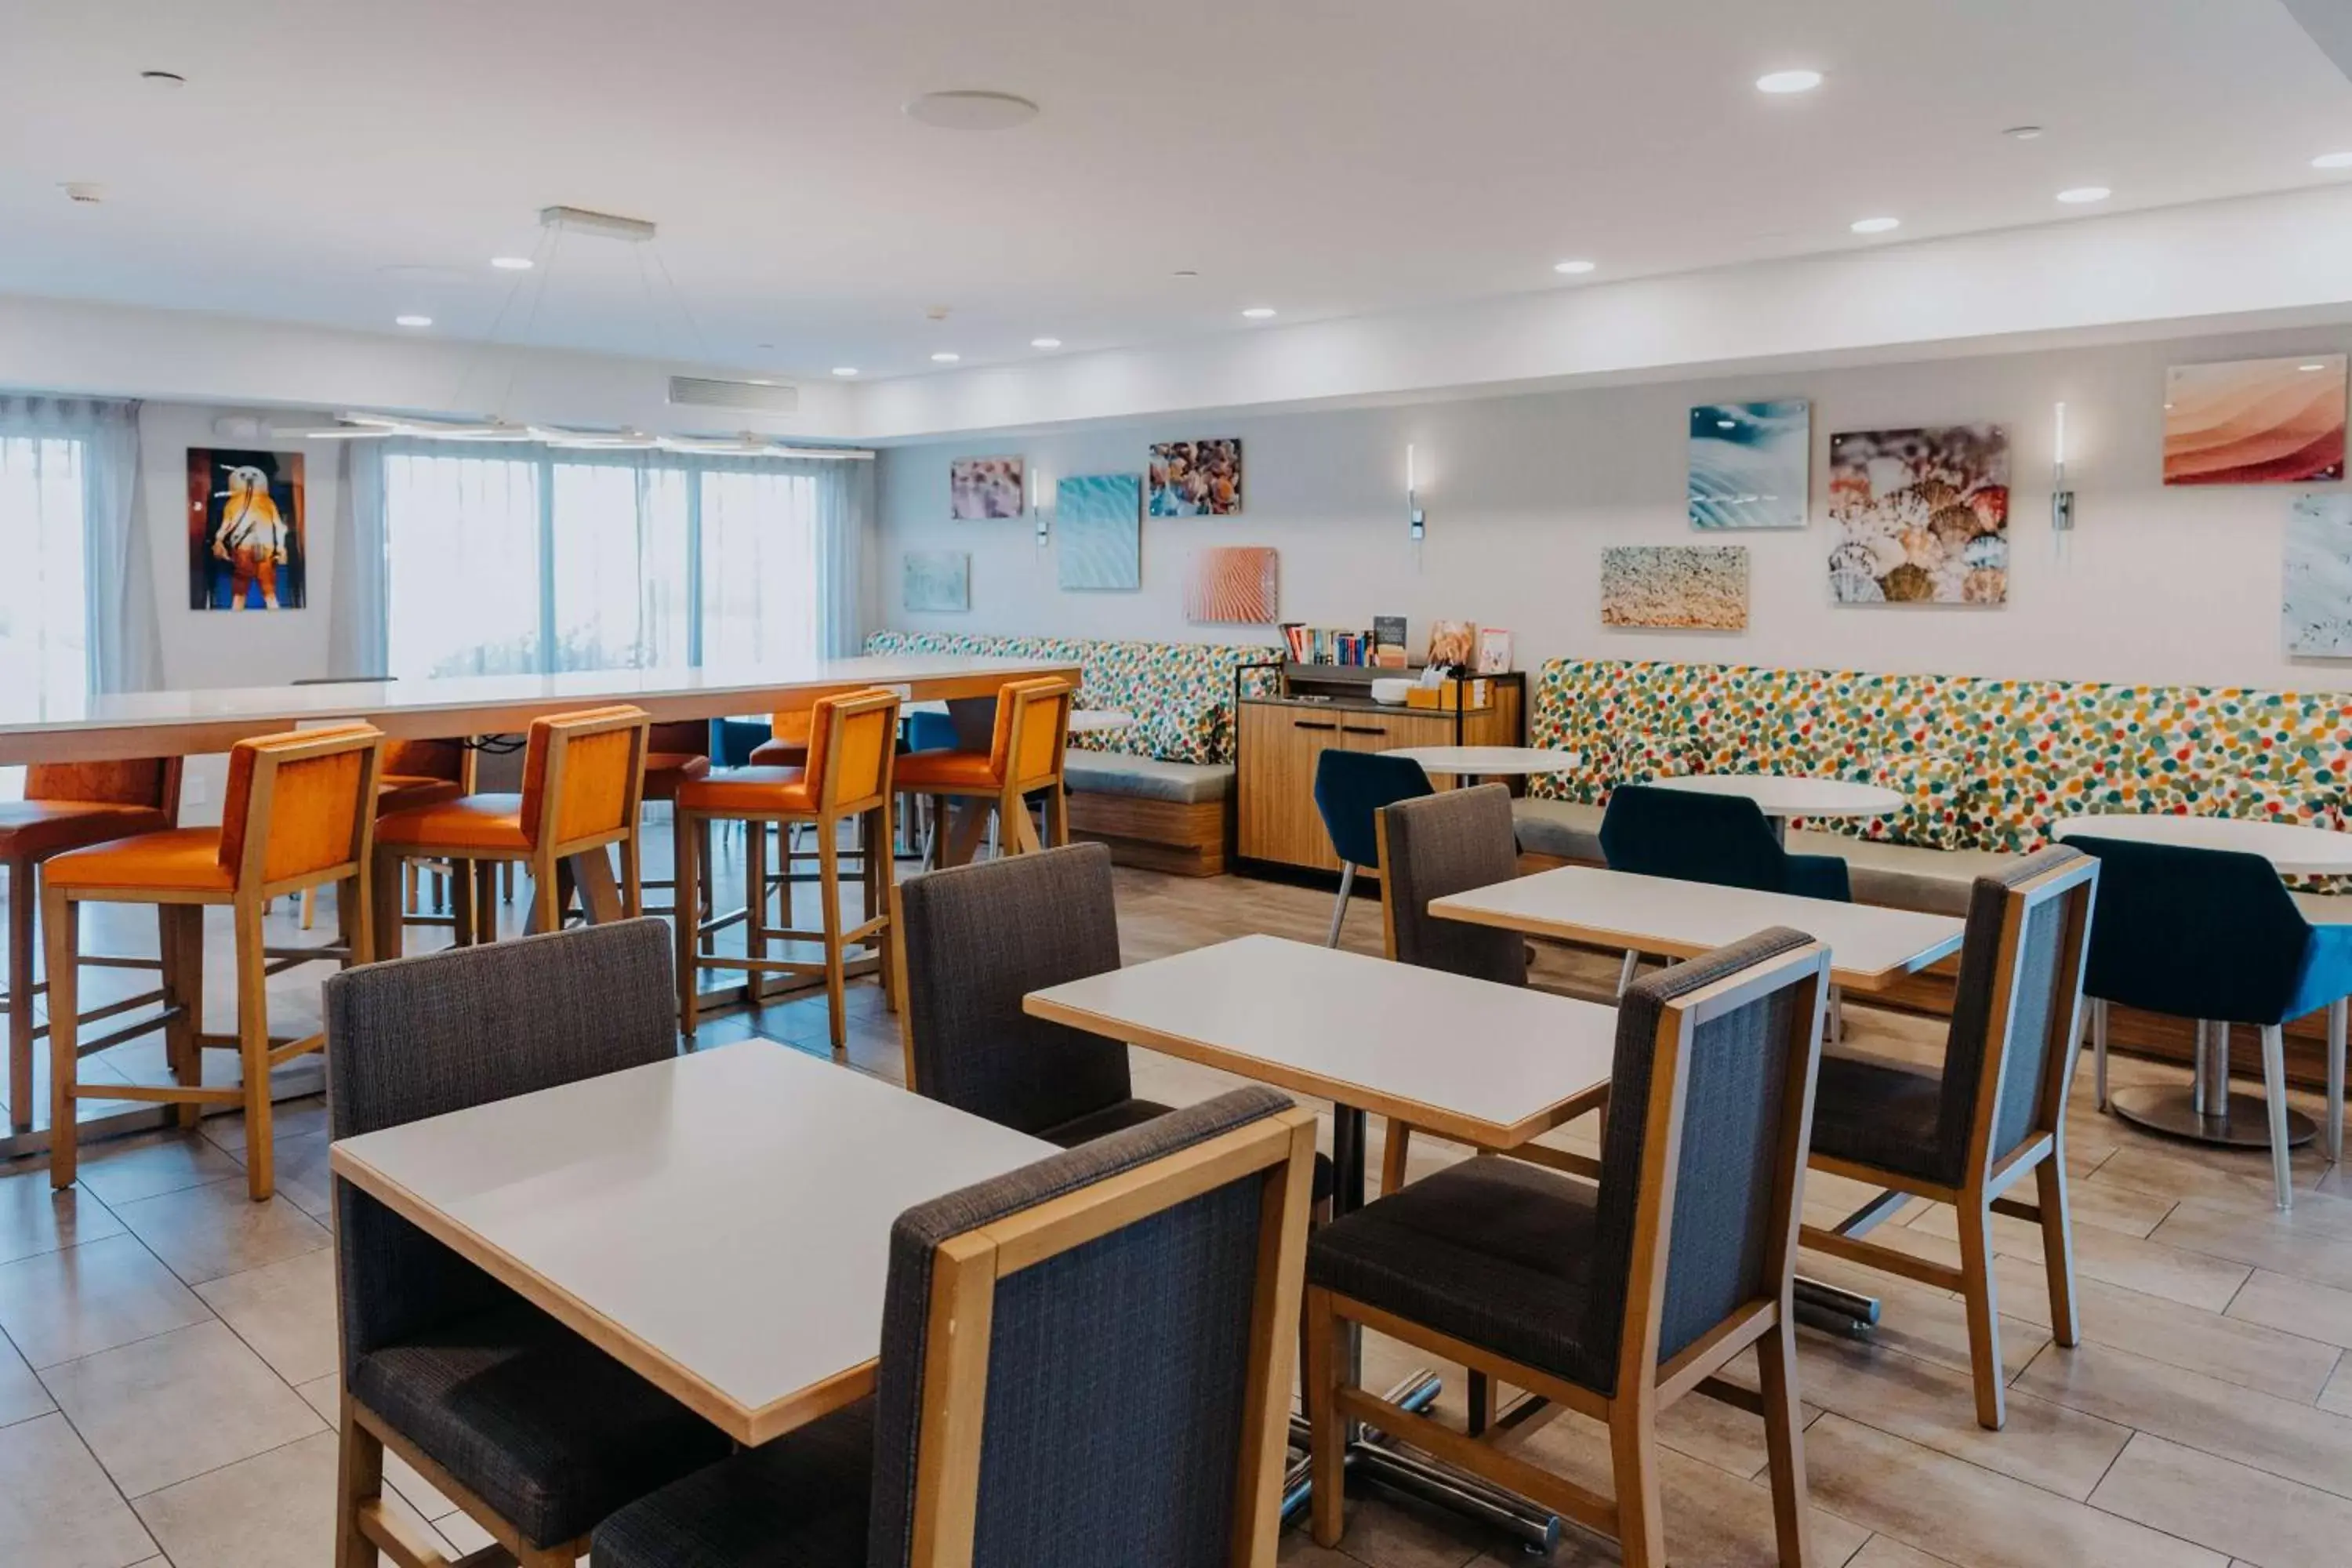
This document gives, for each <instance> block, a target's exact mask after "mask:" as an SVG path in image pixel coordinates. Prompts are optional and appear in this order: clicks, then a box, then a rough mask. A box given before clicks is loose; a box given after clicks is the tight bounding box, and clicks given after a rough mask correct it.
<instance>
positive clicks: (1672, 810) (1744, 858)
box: [1601, 784, 1853, 903]
mask: <svg viewBox="0 0 2352 1568" xmlns="http://www.w3.org/2000/svg"><path fill="white" fill-rule="evenodd" d="M1601 854H1602V855H1603V856H1605V857H1607V858H1608V861H1609V868H1610V869H1611V870H1612V871H1632V872H1633V873H1635V874H1636V875H1639V876H1643V877H1673V878H1675V879H1678V880H1680V881H1685V882H1712V883H1714V884H1716V885H1717V887H1723V888H1753V889H1757V890H1758V891H1759V892H1766V893H1795V894H1797V895H1798V896H1799V897H1801V898H1807V899H1835V900H1839V901H1840V902H1842V903H1843V902H1851V901H1852V900H1853V889H1851V888H1850V887H1849V886H1848V885H1847V881H1846V870H1845V862H1844V861H1843V860H1842V859H1840V858H1838V857H1836V856H1834V855H1791V854H1790V853H1789V851H1788V850H1787V849H1786V848H1784V847H1782V846H1781V843H1780V839H1778V838H1776V837H1773V834H1772V825H1771V824H1770V823H1769V822H1768V821H1767V820H1765V816H1764V814H1763V812H1761V811H1760V810H1759V809H1757V805H1756V803H1755V802H1754V801H1752V800H1747V799H1743V798H1742V797H1740V796H1738V795H1702V794H1700V793H1699V792H1697V791H1696V790H1686V789H1664V788H1660V787H1658V786H1656V785H1654V784H1620V785H1618V786H1617V787H1616V788H1615V789H1613V790H1612V791H1610V793H1609V809H1608V810H1607V811H1606V812H1605V813H1603V814H1602V816H1601Z"/></svg>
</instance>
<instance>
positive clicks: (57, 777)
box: [25, 757, 180, 822]
mask: <svg viewBox="0 0 2352 1568" xmlns="http://www.w3.org/2000/svg"><path fill="white" fill-rule="evenodd" d="M25 798H26V800H73V801H97V802H100V803H101V804H103V805H143V806H150V807H152V808H153V809H154V810H157V811H160V812H162V813H163V816H164V819H165V820H166V821H169V822H177V821H179V819H180V759H179V758H177V757H131V758H126V759H124V760H123V761H121V762H119V763H34V764H33V765H32V766H30V767H28V768H26V770H25Z"/></svg>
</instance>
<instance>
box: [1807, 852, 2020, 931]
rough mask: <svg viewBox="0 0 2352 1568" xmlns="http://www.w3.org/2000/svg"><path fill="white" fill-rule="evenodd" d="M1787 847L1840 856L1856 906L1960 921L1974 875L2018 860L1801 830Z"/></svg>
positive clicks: (1990, 873) (1993, 873)
mask: <svg viewBox="0 0 2352 1568" xmlns="http://www.w3.org/2000/svg"><path fill="white" fill-rule="evenodd" d="M1789 848H1790V852H1791V853H1792V854H1794V853H1802V854H1806V855H1834V856H1836V857H1838V858H1840V859H1842V860H1843V861H1844V862H1845V868H1846V876H1847V879H1848V880H1849V881H1850V883H1851V884H1852V887H1853V901H1854V902H1855V903H1857V904H1876V905H1878V906H1879V907H1880V908H1882V909H1889V910H1917V911H1919V912H1920V913H1921V914H1927V915H1955V916H1958V917H1959V918H1961V919H1963V920H1965V919H1966V918H1967V917H1968V912H1969V892H1970V889H1973V888H1974V887H1975V886H1976V879H1978V878H1979V877H1999V876H2001V875H2002V874H2004V873H2005V872H2007V871H2008V870H2009V869H2010V868H2011V867H2014V866H2015V865H2016V864H2017V862H2018V859H2019V857H2017V856H2015V855H2008V854H2003V853H2001V852H2000V851H1999V850H1994V849H1931V848H1928V847H1927V846H1925V845H1919V844H1885V843H1882V842H1880V841H1879V840H1877V839H1875V838H1849V837H1846V836H1845V835H1844V834H1842V833H1812V832H1806V831H1799V832H1795V833H1791V834H1790V835H1789Z"/></svg>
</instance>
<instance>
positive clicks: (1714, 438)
mask: <svg viewBox="0 0 2352 1568" xmlns="http://www.w3.org/2000/svg"><path fill="white" fill-rule="evenodd" d="M1812 454H1813V408H1812V405H1811V404H1810V403H1806V402H1804V401H1802V400H1797V401H1791V402H1782V403H1710V404H1707V405H1704V406H1702V407H1698V408H1694V409H1692V410H1691V416H1690V520H1691V526H1692V527H1693V528H1700V529H1710V530H1711V529H1727V528H1802V527H1804V526H1805V501H1806V498H1807V496H1808V495H1809V494H1810V492H1811V489H1812Z"/></svg>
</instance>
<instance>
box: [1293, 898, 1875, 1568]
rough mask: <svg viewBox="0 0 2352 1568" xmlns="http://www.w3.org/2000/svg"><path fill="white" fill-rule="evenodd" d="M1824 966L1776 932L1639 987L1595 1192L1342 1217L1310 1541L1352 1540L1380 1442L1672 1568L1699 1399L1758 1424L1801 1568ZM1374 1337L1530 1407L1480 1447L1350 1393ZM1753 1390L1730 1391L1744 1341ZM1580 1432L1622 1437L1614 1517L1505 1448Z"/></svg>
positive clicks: (1491, 1176) (1497, 1188)
mask: <svg viewBox="0 0 2352 1568" xmlns="http://www.w3.org/2000/svg"><path fill="white" fill-rule="evenodd" d="M1829 966H1830V961H1829V952H1828V950H1827V949H1826V948H1824V947H1822V945H1821V944H1820V943H1819V942H1814V941H1813V940H1812V939H1811V938H1810V937H1808V936H1805V935H1803V934H1802V933H1801V932H1798V931H1786V930H1780V929H1774V930H1769V931H1759V932H1758V933H1757V934H1756V935H1754V936H1751V937H1748V938H1746V939H1745V940H1743V941H1741V942H1734V943H1732V944H1731V945H1730V946H1727V947H1722V948H1717V950H1715V951H1714V952H1708V953H1703V954H1701V955H1700V956H1699V957H1697V958H1695V959H1693V960H1691V961H1690V962H1689V963H1681V964H1677V965H1675V967H1673V968H1671V969H1666V970H1662V971H1660V972H1658V973H1654V974H1651V975H1649V976H1646V977H1645V978H1643V979H1641V980H1638V981H1636V982H1635V983H1634V984H1633V985H1632V986H1630V987H1629V988H1628V989H1627V990H1626V993H1625V996H1624V1000H1623V1002H1622V1005H1620V1007H1619V1009H1618V1015H1617V1048H1616V1056H1615V1059H1614V1061H1613V1063H1612V1073H1611V1082H1612V1095H1611V1099H1610V1103H1609V1111H1608V1124H1607V1128H1606V1131H1605V1133H1604V1136H1603V1141H1602V1147H1601V1163H1600V1178H1599V1181H1598V1183H1597V1184H1588V1183H1585V1182H1580V1181H1577V1180H1574V1179H1572V1178H1570V1177H1567V1176H1562V1175H1559V1174H1555V1173H1553V1172H1551V1171H1549V1170H1546V1169H1544V1168H1542V1167H1540V1166H1537V1165H1533V1164H1530V1163H1527V1162H1525V1161H1521V1160H1516V1159H1511V1158H1508V1157H1503V1158H1496V1159H1482V1160H1469V1161H1465V1162H1464V1163H1461V1164H1458V1165H1454V1166H1452V1167H1450V1168H1448V1169H1446V1170H1444V1171H1441V1172H1439V1173H1436V1174H1434V1175H1432V1176H1426V1177H1423V1179H1422V1180H1420V1181H1418V1182H1415V1183H1414V1184H1412V1185H1411V1186H1409V1187H1406V1188H1404V1189H1403V1190H1402V1191H1401V1192H1399V1193H1396V1194H1390V1195H1383V1196H1382V1197H1381V1199H1380V1200H1379V1201H1378V1202H1377V1203H1373V1204H1369V1205H1366V1206H1364V1207H1363V1208H1361V1209H1359V1210H1358V1211H1357V1212H1356V1213H1354V1214H1353V1215H1347V1216H1346V1217H1344V1218H1341V1219H1338V1220H1334V1221H1333V1222H1332V1223H1331V1224H1329V1225H1328V1226H1324V1227H1323V1228H1322V1229H1320V1230H1318V1231H1317V1232H1316V1233H1315V1235H1314V1236H1313V1237H1310V1238H1309V1239H1308V1242H1307V1417H1308V1422H1309V1424H1310V1426H1311V1428H1312V1434H1313V1450H1314V1533H1315V1539H1316V1541H1317V1542H1319V1543H1321V1544H1322V1545H1325V1546H1336V1545H1337V1544H1338V1543H1339V1535H1340V1531H1341V1527H1342V1524H1343V1522H1344V1520H1343V1514H1342V1510H1343V1507H1344V1500H1343V1486H1342V1478H1343V1474H1344V1468H1345V1455H1344V1449H1345V1433H1346V1426H1347V1424H1348V1423H1349V1422H1350V1421H1363V1422H1368V1423H1370V1425H1372V1426H1377V1427H1378V1428H1380V1429H1381V1431H1383V1432H1386V1433H1388V1434H1390V1435H1391V1436H1394V1437H1396V1438H1398V1439H1400V1440H1401V1441H1402V1442H1405V1443H1409V1444H1411V1445H1412V1446H1413V1447H1418V1448H1422V1449H1425V1450H1427V1451H1428V1452H1430V1453H1432V1454H1433V1455H1435V1456H1436V1457H1437V1458H1440V1459H1444V1460H1446V1461H1448V1462H1450V1463H1452V1464H1455V1465H1458V1466H1461V1467H1462V1468H1465V1469H1467V1470H1469V1471H1471V1472H1472V1473H1473V1474H1475V1475H1481V1476H1484V1477H1485V1478H1486V1479H1489V1480H1492V1481H1495V1482H1496V1483H1498V1484H1500V1485H1504V1486H1507V1487H1509V1488H1511V1489H1515V1490H1517V1491H1520V1492H1523V1493H1525V1494H1527V1495H1528V1496H1529V1497H1532V1498H1533V1499H1534V1500H1536V1501H1537V1502H1538V1503H1541V1504H1543V1505H1544V1506H1545V1507H1547V1508H1550V1509H1552V1510H1555V1511H1557V1512H1558V1513H1559V1514H1561V1515H1562V1516H1563V1517H1566V1518H1569V1519H1573V1520H1575V1521H1578V1522H1580V1523H1582V1524H1585V1525H1588V1526H1591V1527H1592V1528H1595V1529H1599V1530H1601V1531H1608V1532H1612V1533H1614V1534H1615V1535H1616V1536H1617V1538H1618V1541H1619V1543H1620V1547H1621V1550H1622V1556H1623V1559H1624V1562H1625V1563H1626V1565H1627V1568H1664V1563H1665V1562H1666V1554H1665V1542H1664V1520H1663V1517H1662V1508H1661V1504H1660V1500H1659V1494H1660V1482H1661V1479H1662V1478H1661V1475H1660V1471H1659V1455H1658V1448H1657V1429H1656V1428H1657V1417H1658V1415H1659V1413H1660V1411H1661V1410H1663V1409H1664V1407H1665V1406H1666V1405H1670V1404H1672V1403H1673V1402H1674V1401H1675V1400H1676V1399H1678V1398H1680V1397H1681V1396H1682V1395H1683V1394H1686V1393H1689V1392H1692V1391H1693V1390H1696V1391H1697V1392H1700V1393H1705V1394H1713V1395H1715V1396H1717V1397H1719V1398H1723V1399H1725V1400H1726V1401H1727V1402H1728V1403H1731V1404H1734V1405H1741V1406H1742V1407H1744V1408H1747V1409H1749V1410H1755V1411H1757V1412H1759V1414H1760V1415H1762V1416H1763V1418H1764V1424H1765V1440H1766V1441H1765V1446H1766V1450H1767V1453H1768V1454H1769V1470H1770V1480H1771V1493H1772V1513H1773V1521H1774V1525H1775V1528H1776V1534H1777V1537H1778V1542H1779V1548H1780V1563H1782V1564H1783V1568H1801V1565H1802V1564H1803V1563H1805V1562H1806V1561H1807V1549H1806V1536H1807V1531H1808V1525H1807V1521H1806V1510H1805V1468H1804V1437H1803V1432H1802V1427H1803V1417H1802V1415H1801V1413H1800V1411H1799V1409H1798V1401H1797V1390H1796V1385H1795V1381H1794V1380H1795V1376H1796V1337H1795V1331H1796V1320H1795V1316H1794V1311H1793V1303H1792V1300H1791V1294H1792V1289H1793V1284H1794V1279H1795V1263H1796V1256H1797V1223H1798V1215H1799V1213H1800V1205H1801V1197H1802V1190H1803V1183H1804V1159H1805V1147H1806V1138H1807V1133H1808V1131H1809V1128H1810V1123H1811V1119H1812V1107H1813V1083H1814V1064H1815V1062H1816V1060H1817V1058H1818V1057H1819V1055H1820V1050H1821V1033H1822V1005H1823V1002H1824V998H1825V995H1826V993H1827V989H1828V985H1829ZM1366 1325H1370V1326H1375V1327H1377V1328H1378V1329H1379V1331H1381V1333H1382V1334H1383V1335H1386V1336H1388V1337H1389V1338H1391V1339H1398V1340H1402V1341H1403V1342H1406V1343H1407V1344H1410V1345H1412V1346H1414V1347H1416V1348H1418V1349H1421V1350H1423V1351H1427V1352H1433V1353H1435V1354H1437V1355H1440V1356H1443V1357H1444V1358H1446V1359H1448V1360H1450V1361H1454V1362H1457V1363H1463V1364H1465V1365H1466V1366H1468V1367H1469V1368H1470V1369H1471V1370H1472V1371H1473V1372H1475V1373H1480V1374H1482V1375H1484V1376H1486V1377H1487V1378H1489V1379H1491V1380H1493V1381H1494V1382H1496V1383H1498V1384H1507V1385H1509V1386H1510V1387H1513V1388H1517V1389H1522V1390H1525V1391H1526V1393H1527V1394H1528V1396H1529V1397H1528V1399H1527V1400H1524V1401H1522V1402H1520V1403H1519V1404H1517V1405H1514V1406H1513V1407H1511V1408H1509V1409H1507V1410H1506V1411H1504V1412H1503V1413H1502V1414H1501V1415H1499V1416H1498V1417H1496V1419H1494V1420H1493V1421H1491V1422H1489V1423H1487V1424H1486V1426H1484V1427H1483V1429H1482V1430H1480V1431H1479V1432H1477V1433H1475V1434H1471V1433H1464V1432H1459V1431H1456V1430H1454V1428H1453V1427H1451V1426H1441V1425H1440V1424H1438V1423H1437V1422H1435V1421H1433V1420H1431V1419H1430V1418H1429V1417H1428V1416H1426V1415H1414V1414H1412V1413H1411V1412H1408V1411H1406V1410H1404V1409H1402V1408H1401V1407H1399V1406H1398V1405H1394V1404H1392V1403H1391V1402H1390V1401H1389V1400H1387V1399H1384V1398H1381V1397H1380V1396H1378V1395H1376V1394H1372V1393H1371V1392H1370V1391H1369V1390H1368V1389H1365V1388H1362V1387H1360V1386H1358V1385H1357V1384H1356V1383H1355V1382H1354V1381H1352V1378H1351V1376H1350V1374H1349V1371H1348V1362H1349V1358H1348V1357H1347V1356H1346V1354H1345V1353H1344V1351H1345V1347H1346V1335H1347V1334H1348V1333H1349V1331H1352V1330H1354V1329H1356V1328H1360V1327H1361V1326H1366ZM1751 1345H1752V1346H1754V1347H1755V1350H1756V1353H1757V1366H1758V1370H1759V1373H1760V1374H1761V1375H1760V1395H1759V1394H1749V1393H1748V1392H1747V1391H1746V1390H1744V1389H1740V1388H1736V1387H1733V1386H1730V1385H1728V1384H1725V1383H1724V1382H1722V1381H1721V1380H1720V1379H1719V1378H1718V1377H1717V1373H1719V1371H1720V1370H1721V1368H1722V1367H1723V1366H1724V1365H1725V1363H1728V1362H1730V1361H1732V1360H1734V1359H1735V1358H1737V1357H1738V1356H1739V1355H1740V1354H1741V1353H1743V1352H1745V1351H1747V1350H1748V1347H1749V1346H1751ZM1563 1411H1575V1412H1577V1413H1578V1414H1580V1415H1586V1416H1590V1417H1591V1418H1593V1419H1595V1420H1598V1421H1601V1422H1602V1423H1604V1424H1605V1425H1606V1426H1608V1427H1609V1432H1610V1445H1609V1447H1610V1456H1611V1464H1612V1470H1613V1472H1614V1494H1615V1495H1614V1496H1613V1497H1611V1498H1604V1497H1601V1496H1599V1495H1598V1494H1596V1493H1594V1492H1592V1491H1590V1490H1588V1489H1585V1488H1584V1487H1582V1486H1580V1485H1578V1484H1576V1483H1575V1482H1572V1481H1570V1480H1569V1479H1566V1478H1565V1477H1562V1476H1559V1475H1557V1474H1554V1473H1552V1472H1550V1471H1548V1470H1545V1469H1542V1468H1538V1467H1537V1466H1535V1465H1532V1464H1530V1463H1528V1461H1527V1459H1526V1458H1524V1457H1523V1456H1519V1455H1514V1454H1511V1453H1509V1452H1508V1451H1507V1448H1508V1446H1509V1445H1510V1444H1511V1443H1513V1442H1514V1441H1516V1440H1517V1438H1520V1437H1524V1436H1528V1434H1529V1433H1531V1432H1532V1431H1534V1430H1535V1428H1536V1427H1537V1426H1540V1425H1541V1424H1542V1423H1543V1422H1544V1421H1546V1420H1548V1419H1549V1418H1551V1417H1552V1416H1555V1415H1559V1414H1560V1413H1561V1412H1563Z"/></svg>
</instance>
